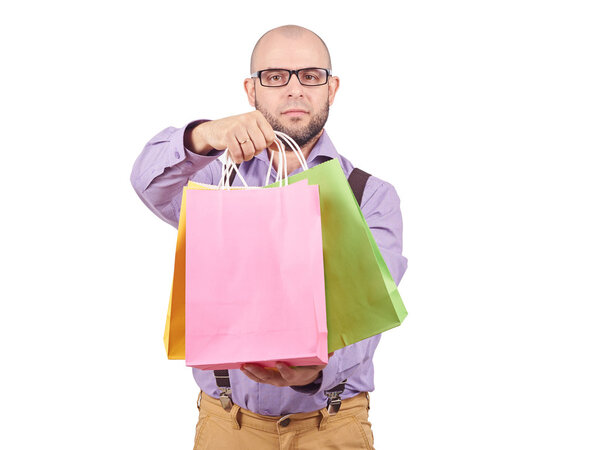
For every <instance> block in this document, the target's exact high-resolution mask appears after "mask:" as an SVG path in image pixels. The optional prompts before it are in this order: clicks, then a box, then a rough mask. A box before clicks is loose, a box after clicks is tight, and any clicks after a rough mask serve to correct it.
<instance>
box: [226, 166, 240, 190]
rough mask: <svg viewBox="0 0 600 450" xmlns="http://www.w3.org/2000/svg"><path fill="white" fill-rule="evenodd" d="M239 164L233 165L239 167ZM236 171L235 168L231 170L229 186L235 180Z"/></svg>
mask: <svg viewBox="0 0 600 450" xmlns="http://www.w3.org/2000/svg"><path fill="white" fill-rule="evenodd" d="M240 165H241V164H236V165H235V166H236V167H237V168H238V169H239V168H240ZM236 174H237V172H236V171H235V170H232V171H231V175H229V186H233V180H235V176H236Z"/></svg>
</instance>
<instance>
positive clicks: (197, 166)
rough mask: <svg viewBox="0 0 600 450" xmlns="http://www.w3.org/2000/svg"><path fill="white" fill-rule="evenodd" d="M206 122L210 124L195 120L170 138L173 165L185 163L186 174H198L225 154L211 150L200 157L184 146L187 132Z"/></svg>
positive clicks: (202, 120) (206, 120) (203, 120)
mask: <svg viewBox="0 0 600 450" xmlns="http://www.w3.org/2000/svg"><path fill="white" fill-rule="evenodd" d="M204 122H210V120H208V119H201V120H194V121H193V122H190V123H188V124H187V125H186V126H185V127H183V128H180V129H178V130H177V131H176V132H175V133H173V135H172V136H171V138H170V141H171V143H172V149H173V152H172V154H171V158H172V159H171V161H170V162H171V165H172V166H174V165H176V164H180V163H182V162H185V164H184V165H185V166H189V167H187V170H186V172H196V171H198V170H201V169H203V168H204V167H206V166H207V165H209V164H210V163H211V162H213V161H214V160H215V159H217V158H218V157H219V156H221V154H222V153H223V151H222V150H215V149H213V150H211V151H210V152H209V153H208V154H207V155H199V154H198V153H194V152H193V151H191V150H190V149H188V148H186V147H185V144H184V136H185V130H187V129H188V128H189V127H194V126H196V125H200V124H201V123H204Z"/></svg>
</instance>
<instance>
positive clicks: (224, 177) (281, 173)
mask: <svg viewBox="0 0 600 450" xmlns="http://www.w3.org/2000/svg"><path fill="white" fill-rule="evenodd" d="M275 136H276V137H275V141H274V142H275V145H276V146H277V149H278V151H279V155H280V161H279V162H280V164H279V165H278V167H277V175H276V177H275V182H277V181H279V186H280V187H281V186H284V185H285V186H287V185H288V171H287V155H286V152H285V144H287V145H288V147H289V148H290V149H291V150H292V152H293V153H294V155H296V158H298V161H299V162H300V167H301V168H302V170H308V164H307V162H306V158H304V155H303V154H302V150H301V149H300V146H299V145H298V144H297V143H296V142H295V141H294V140H293V139H292V138H291V137H289V136H288V135H287V134H285V133H283V132H281V131H275ZM282 141H283V142H282ZM284 143H285V144H284ZM224 155H225V162H223V164H222V167H221V179H220V180H219V184H218V185H217V188H218V189H226V190H229V189H231V185H230V181H229V180H230V179H231V174H232V173H233V171H234V170H235V172H236V176H238V177H239V178H240V180H241V181H242V184H243V185H244V187H246V188H247V187H248V183H246V180H245V179H244V177H243V176H242V174H241V173H240V171H239V170H238V167H237V165H236V164H235V162H234V161H233V159H232V158H231V153H230V152H229V149H228V148H226V149H225V153H224ZM274 155H275V152H274V151H273V152H271V157H270V158H269V168H268V169H267V176H266V178H265V186H266V185H267V184H269V178H270V176H271V168H272V167H273V156H274ZM281 163H283V164H281Z"/></svg>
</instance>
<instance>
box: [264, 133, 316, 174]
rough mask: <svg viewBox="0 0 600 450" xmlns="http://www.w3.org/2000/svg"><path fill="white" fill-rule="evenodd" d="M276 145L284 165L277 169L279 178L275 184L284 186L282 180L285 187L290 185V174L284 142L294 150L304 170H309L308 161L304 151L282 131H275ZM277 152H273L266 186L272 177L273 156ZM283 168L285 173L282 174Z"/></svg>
mask: <svg viewBox="0 0 600 450" xmlns="http://www.w3.org/2000/svg"><path fill="white" fill-rule="evenodd" d="M275 135H276V138H275V145H277V148H278V149H279V154H280V155H282V157H281V158H282V160H283V164H279V166H278V167H277V178H276V179H275V182H277V181H279V186H281V185H282V184H283V181H282V180H285V185H286V186H287V185H288V181H287V178H288V174H287V159H286V154H285V145H284V143H283V142H281V141H282V140H283V141H284V142H285V143H286V144H287V145H288V147H289V148H290V149H291V150H292V152H293V153H294V155H296V158H298V161H300V167H302V170H308V164H307V163H306V159H305V158H304V155H303V154H302V150H300V146H299V145H298V144H297V143H296V141H294V140H293V139H292V138H291V137H289V136H288V135H287V134H285V133H283V132H281V131H275ZM274 154H275V152H271V158H270V159H269V168H268V169H267V176H266V178H265V186H266V185H267V184H269V177H270V176H271V167H273V155H274ZM282 167H283V173H282V172H281V168H282Z"/></svg>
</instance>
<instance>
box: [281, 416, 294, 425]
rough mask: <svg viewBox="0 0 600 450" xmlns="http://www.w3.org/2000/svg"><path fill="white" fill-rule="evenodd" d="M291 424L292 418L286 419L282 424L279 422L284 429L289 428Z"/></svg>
mask: <svg viewBox="0 0 600 450" xmlns="http://www.w3.org/2000/svg"><path fill="white" fill-rule="evenodd" d="M290 422H291V421H290V418H289V417H286V418H285V419H283V420H282V421H281V422H279V425H281V426H282V427H287V426H288V425H289V424H290Z"/></svg>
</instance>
